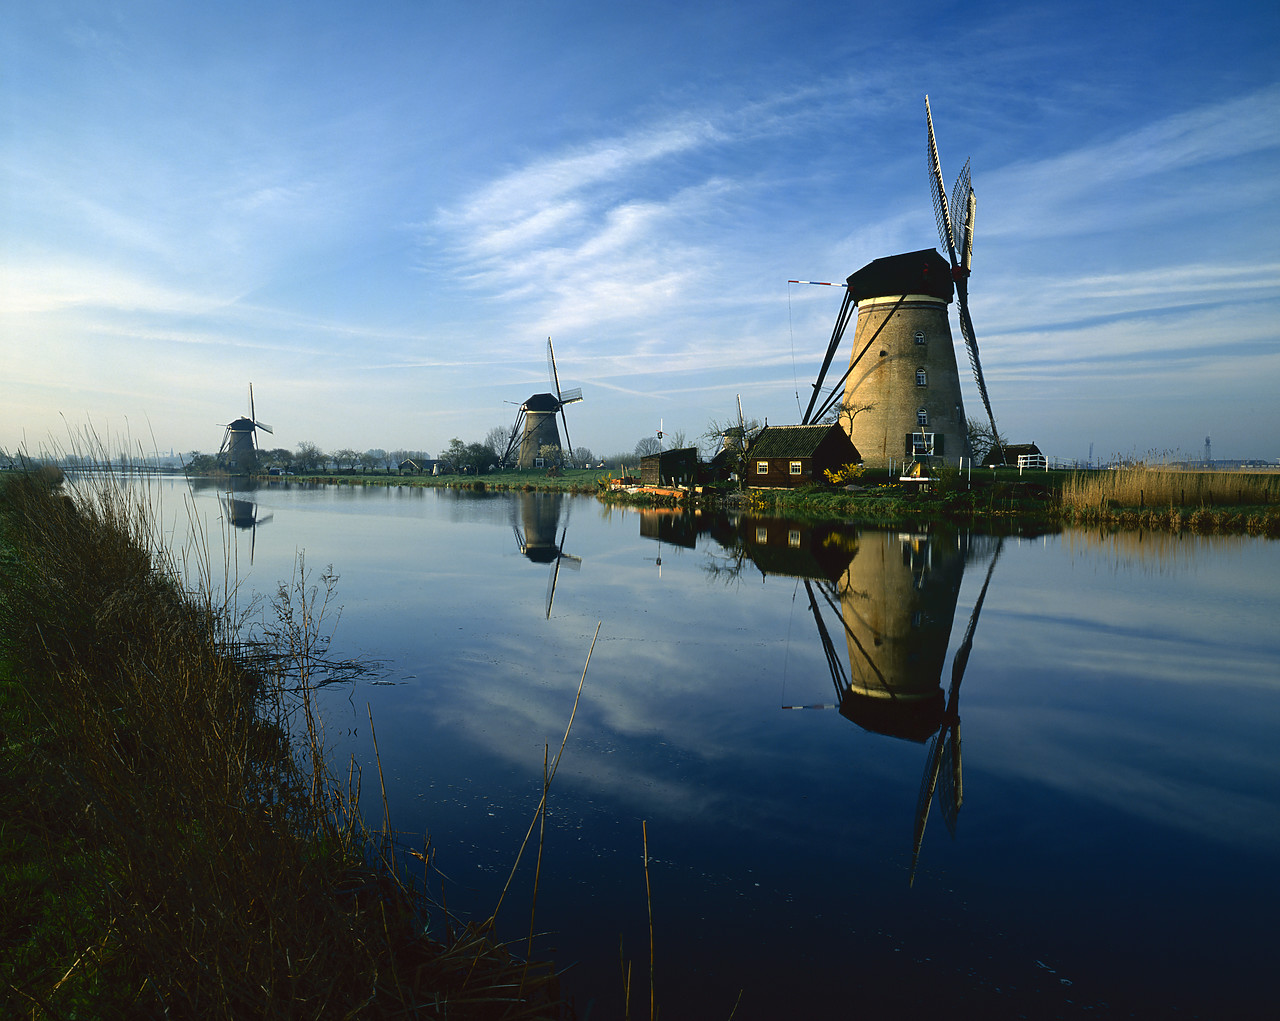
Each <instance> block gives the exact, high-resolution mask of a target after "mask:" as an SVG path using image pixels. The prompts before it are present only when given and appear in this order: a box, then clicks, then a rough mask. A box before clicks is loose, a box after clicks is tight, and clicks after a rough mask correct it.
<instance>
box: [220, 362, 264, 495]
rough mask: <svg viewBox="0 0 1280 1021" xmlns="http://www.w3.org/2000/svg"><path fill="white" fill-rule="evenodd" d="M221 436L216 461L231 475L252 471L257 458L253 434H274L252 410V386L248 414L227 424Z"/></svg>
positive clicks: (256, 445)
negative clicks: (260, 431)
mask: <svg viewBox="0 0 1280 1021" xmlns="http://www.w3.org/2000/svg"><path fill="white" fill-rule="evenodd" d="M223 428H224V429H225V432H224V433H223V434H222V446H220V447H219V448H218V460H219V461H220V462H221V463H222V464H223V465H224V467H226V469H227V470H228V471H229V472H232V473H247V472H250V471H252V470H253V469H254V467H255V465H256V463H257V458H258V444H257V441H256V440H255V439H254V433H255V432H256V431H257V430H259V429H261V430H262V431H263V432H267V433H274V432H275V430H274V429H272V428H271V426H269V425H267V424H266V423H265V422H259V421H258V417H257V414H256V413H255V412H254V408H253V384H252V383H250V384H249V414H248V415H247V416H241V417H240V418H237V419H236V420H235V421H233V422H228V423H227V424H226V425H225V426H224V427H223Z"/></svg>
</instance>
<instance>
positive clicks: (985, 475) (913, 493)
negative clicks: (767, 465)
mask: <svg viewBox="0 0 1280 1021" xmlns="http://www.w3.org/2000/svg"><path fill="white" fill-rule="evenodd" d="M618 474H619V473H618V472H617V471H606V470H598V469H579V470H570V471H566V472H564V473H563V474H562V475H556V476H552V475H549V474H548V473H547V472H546V471H543V470H538V471H508V472H493V473H491V474H486V475H484V476H483V477H475V476H469V475H443V476H429V475H403V476H401V475H388V474H372V475H362V474H356V473H352V474H336V475H333V474H330V475H309V476H299V477H297V478H296V479H295V480H294V481H304V482H320V483H327V484H332V485H355V486H413V487H436V488H447V489H457V490H471V491H480V492H485V491H493V492H507V491H544V492H569V493H584V494H587V493H593V494H596V495H598V496H600V498H601V499H604V500H608V501H610V502H615V503H624V504H634V505H638V506H673V505H679V504H681V503H682V502H688V503H690V504H692V505H699V504H700V505H703V506H706V505H716V504H721V505H726V504H727V505H731V506H734V507H738V508H743V509H749V510H752V511H754V512H756V513H760V514H766V515H770V514H772V515H778V516H801V517H805V518H810V519H814V520H823V519H839V520H842V521H848V522H852V523H860V524H868V525H885V526H891V525H898V524H910V523H913V522H915V523H919V522H927V521H946V522H948V523H951V524H957V525H964V526H967V527H974V528H987V529H991V530H995V531H1004V530H1009V529H1027V528H1031V529H1037V530H1039V529H1046V528H1060V527H1062V526H1064V525H1089V526H1097V527H1102V528H1108V529H1143V530H1148V531H1150V530H1163V531H1169V532H1194V533H1199V534H1250V535H1262V536H1267V537H1270V538H1280V472H1223V471H1194V470H1174V469H1167V468H1160V467H1135V468H1127V469H1119V470H1111V469H1095V470H1088V471H1085V470H1069V471H1062V470H1051V471H1032V470H1027V471H1022V472H1020V471H1018V470H1017V469H1012V468H1007V469H1006V468H1001V469H991V468H981V469H975V470H973V471H972V472H964V473H962V472H961V471H960V470H959V469H957V468H955V467H954V466H947V467H943V468H940V469H935V470H934V472H933V475H934V477H935V481H934V482H932V483H931V484H930V485H929V486H928V487H927V488H925V487H921V486H920V485H917V484H914V483H906V482H902V481H900V480H899V479H898V478H897V477H896V473H895V475H894V476H890V475H889V473H887V472H876V471H872V470H868V471H867V472H865V473H864V475H863V476H862V478H861V479H860V480H859V481H858V483H857V484H856V485H853V486H851V487H848V488H846V487H841V486H829V485H815V486H809V487H804V488H799V489H790V490H781V489H765V490H747V491H745V492H741V491H738V490H737V489H736V487H733V486H729V485H723V486H714V487H707V488H706V489H705V490H704V493H703V495H702V496H701V497H695V496H694V495H692V494H691V495H690V496H689V498H688V499H687V501H684V500H681V499H680V498H678V497H671V496H655V495H652V494H646V493H637V494H628V493H626V492H623V491H616V490H615V491H609V490H607V489H606V488H604V483H606V482H607V480H608V479H609V478H610V477H616V476H617V475H618Z"/></svg>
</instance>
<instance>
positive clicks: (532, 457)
mask: <svg viewBox="0 0 1280 1021" xmlns="http://www.w3.org/2000/svg"><path fill="white" fill-rule="evenodd" d="M547 374H548V375H549V376H550V377H551V389H552V390H553V392H552V393H540V394H534V395H533V396H532V397H530V398H529V399H528V400H527V401H525V402H524V403H523V404H521V405H520V410H519V411H517V412H516V420H515V424H514V425H513V426H512V427H511V438H510V440H508V442H507V449H506V450H505V451H504V452H503V454H502V463H503V464H509V463H511V461H512V460H514V461H515V464H516V467H518V468H533V467H536V466H537V463H538V459H539V458H541V457H542V456H543V455H542V451H543V450H544V449H546V448H554V449H556V450H560V449H561V444H560V430H559V429H558V428H557V426H556V415H557V414H558V415H559V416H560V421H561V422H562V423H563V424H564V447H563V449H564V450H566V451H567V452H568V453H567V456H565V457H563V458H562V460H564V461H565V462H567V463H570V464H572V463H573V444H572V443H570V442H569V422H568V420H567V419H566V418H565V414H564V409H565V405H567V404H576V403H578V402H579V401H580V400H582V388H581V387H574V388H573V389H571V390H563V391H562V390H561V389H560V377H559V375H558V374H557V373H556V353H555V349H554V348H553V347H552V346H551V338H550V337H548V338H547ZM513 455H514V456H513Z"/></svg>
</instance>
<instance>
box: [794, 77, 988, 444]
mask: <svg viewBox="0 0 1280 1021" xmlns="http://www.w3.org/2000/svg"><path fill="white" fill-rule="evenodd" d="M925 120H926V124H927V126H928V136H929V179H930V188H931V190H932V192H933V200H934V208H935V211H936V212H937V220H938V232H939V236H940V238H941V240H942V244H943V247H944V248H946V250H947V253H948V257H947V258H944V257H943V256H942V255H940V254H939V253H938V252H937V251H936V250H935V249H924V250H922V251H917V252H907V253H904V254H902V255H891V256H887V257H885V258H881V259H876V260H875V261H874V262H871V263H869V264H867V265H866V266H864V267H863V268H862V269H860V270H858V271H857V272H856V273H854V274H852V275H851V276H850V277H849V278H848V279H847V280H846V281H845V288H844V290H845V293H844V300H843V303H842V305H841V308H840V312H839V314H838V315H837V317H836V323H835V327H834V328H833V330H832V333H831V340H830V342H829V343H828V345H827V352H826V355H825V357H824V359H823V362H822V367H821V369H820V370H819V373H818V379H817V382H815V383H814V384H813V394H812V396H811V398H810V400H809V406H808V408H807V409H806V411H805V414H804V419H803V423H804V424H806V425H808V424H810V423H811V422H816V421H820V420H822V419H823V418H824V417H826V416H828V415H832V414H834V415H837V416H838V418H839V421H840V424H841V425H842V426H844V428H845V430H846V431H847V432H848V433H849V436H850V439H852V440H853V443H854V446H856V447H857V448H858V451H859V453H861V454H862V456H863V458H864V459H865V460H866V461H867V463H869V464H884V463H888V462H891V461H893V460H897V459H903V458H912V457H929V456H957V455H968V454H970V453H971V451H970V450H969V438H968V427H967V424H966V420H965V416H964V402H963V398H962V396H961V391H960V377H959V371H958V369H957V367H956V359H955V350H954V346H953V343H952V336H951V325H950V317H949V315H948V312H947V306H948V305H949V304H950V303H951V301H952V300H953V298H954V299H955V300H956V304H957V306H958V309H959V318H960V332H961V334H962V336H963V337H964V339H965V345H966V347H967V349H968V352H969V361H970V363H971V365H972V367H973V370H974V376H975V378H976V380H977V383H978V392H979V393H980V394H981V396H982V401H983V405H984V407H985V408H986V410H987V415H988V418H989V419H990V421H991V426H992V431H993V433H994V431H995V419H994V417H993V416H992V415H991V404H990V401H989V400H988V397H987V389H986V383H985V382H984V381H983V378H982V368H981V365H980V363H979V361H978V345H977V340H976V339H975V338H974V332H973V321H972V318H971V317H970V314H969V289H968V276H969V266H970V263H971V261H972V253H973V218H974V212H975V208H976V199H975V197H974V192H973V188H972V187H971V185H970V182H969V164H968V163H966V164H965V166H964V170H963V171H962V172H961V174H960V177H959V179H957V181H956V186H955V188H954V189H953V191H952V200H951V202H950V203H948V201H947V196H946V192H945V190H944V188H943V186H942V171H941V168H940V165H939V161H938V152H937V145H936V143H935V141H934V135H933V115H932V113H931V111H930V109H929V103H928V98H927V97H926V99H925ZM953 206H954V207H956V208H957V209H959V210H961V212H960V218H959V220H958V221H957V220H953V218H952V214H951V209H952V207H953ZM855 308H856V310H857V326H856V328H855V330H854V338H853V351H852V354H851V356H850V359H849V368H848V369H846V370H845V373H844V375H843V376H842V377H841V378H840V379H839V381H838V382H837V383H836V385H835V387H833V388H832V389H831V390H830V391H829V392H828V393H826V395H825V397H824V398H823V400H822V401H821V403H820V402H819V398H820V397H822V396H823V393H824V391H823V381H824V380H825V378H826V374H827V370H828V369H829V368H830V366H831V362H832V359H833V358H834V356H835V353H836V350H837V348H838V347H839V346H840V343H841V340H842V339H843V337H844V332H845V328H846V326H847V325H848V323H849V320H850V319H851V318H852V317H853V312H854V310H855Z"/></svg>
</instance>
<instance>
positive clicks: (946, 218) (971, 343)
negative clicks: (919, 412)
mask: <svg viewBox="0 0 1280 1021" xmlns="http://www.w3.org/2000/svg"><path fill="white" fill-rule="evenodd" d="M924 115H925V121H926V123H927V124H928V126H929V183H930V186H931V187H932V189H933V212H934V216H935V218H936V219H937V221H938V239H939V240H940V241H941V242H942V246H943V247H944V248H946V250H947V256H948V258H949V259H950V260H951V275H952V277H953V278H954V279H955V285H956V307H957V309H958V311H959V314H960V333H961V335H962V336H963V337H964V343H965V349H966V350H967V351H968V352H969V365H970V367H971V368H972V369H973V378H974V381H975V382H976V383H977V384H978V394H979V396H981V397H982V406H983V408H984V409H985V410H986V412H987V421H988V422H989V423H990V424H991V438H992V441H993V442H994V443H995V444H996V447H997V448H999V449H1000V454H1001V460H1003V459H1004V457H1003V455H1004V450H1003V448H1002V447H1001V444H1000V439H999V433H998V432H997V430H996V418H995V415H994V414H992V412H991V400H990V398H989V397H988V396H987V384H986V381H985V380H984V379H983V377H982V363H981V361H980V360H979V358H978V339H977V337H976V336H975V335H974V332H973V319H972V318H971V317H970V315H969V266H970V264H971V263H972V261H973V213H974V211H975V210H976V207H977V199H976V197H975V196H974V193H973V188H972V186H971V185H969V164H968V162H966V163H965V166H964V170H963V171H962V172H961V174H960V177H959V178H957V179H956V187H955V189H954V190H953V191H952V201H951V203H948V202H947V190H946V185H945V184H944V183H943V180H942V164H941V162H940V161H939V159H938V144H937V141H936V140H935V138H934V135H933V111H932V110H931V109H930V108H929V97H928V96H925V97H924ZM961 203H963V207H964V208H963V212H962V213H961V217H962V220H961V223H960V225H959V226H960V230H959V231H957V229H956V226H957V225H956V224H955V223H954V222H953V221H952V214H951V207H952V206H959V205H960V204H961ZM957 249H958V250H959V252H963V253H964V262H963V264H962V263H961V259H960V255H959V252H958V251H957Z"/></svg>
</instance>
